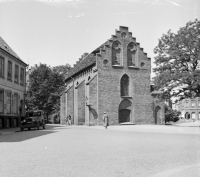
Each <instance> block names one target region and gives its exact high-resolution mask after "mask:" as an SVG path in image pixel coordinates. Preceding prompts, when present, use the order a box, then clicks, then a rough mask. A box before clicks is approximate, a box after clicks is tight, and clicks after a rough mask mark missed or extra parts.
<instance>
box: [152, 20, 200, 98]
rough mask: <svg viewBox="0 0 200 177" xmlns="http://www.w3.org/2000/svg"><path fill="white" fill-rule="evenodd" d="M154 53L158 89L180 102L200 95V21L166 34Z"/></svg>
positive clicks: (189, 23)
mask: <svg viewBox="0 0 200 177" xmlns="http://www.w3.org/2000/svg"><path fill="white" fill-rule="evenodd" d="M154 53H155V54H156V57H155V64H156V67H155V68H154V72H155V74H156V76H155V77H154V78H153V79H154V84H155V88H156V89H163V90H164V92H167V93H168V94H169V95H170V97H176V98H177V100H180V99H183V98H192V97H196V96H200V63H199V62H200V21H198V20H197V19H195V20H194V21H190V22H188V23H187V24H186V26H185V27H182V28H180V29H179V30H178V32H177V33H173V32H171V31H170V30H169V31H168V32H167V34H163V35H162V37H161V38H160V39H159V43H158V46H156V47H155V49H154Z"/></svg>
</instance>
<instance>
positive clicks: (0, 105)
mask: <svg viewBox="0 0 200 177" xmlns="http://www.w3.org/2000/svg"><path fill="white" fill-rule="evenodd" d="M3 112H4V91H3V90H0V113H3Z"/></svg>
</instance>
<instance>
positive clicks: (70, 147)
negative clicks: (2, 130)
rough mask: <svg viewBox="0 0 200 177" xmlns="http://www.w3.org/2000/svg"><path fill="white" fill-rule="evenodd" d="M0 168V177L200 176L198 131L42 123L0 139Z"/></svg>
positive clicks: (162, 127) (157, 127)
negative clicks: (44, 124) (43, 127)
mask: <svg viewBox="0 0 200 177" xmlns="http://www.w3.org/2000/svg"><path fill="white" fill-rule="evenodd" d="M191 131H193V133H191ZM0 164H1V165H0V177H27V176H29V177H188V176H189V177H200V132H199V129H197V128H190V129H186V128H185V127H173V128H171V127H168V126H129V127H128V126H127V127H126V126H113V127H111V126H110V127H108V129H104V128H103V127H86V126H79V127H78V126H63V125H47V126H46V129H45V130H39V131H38V130H31V131H23V132H16V133H12V134H4V135H1V136H0Z"/></svg>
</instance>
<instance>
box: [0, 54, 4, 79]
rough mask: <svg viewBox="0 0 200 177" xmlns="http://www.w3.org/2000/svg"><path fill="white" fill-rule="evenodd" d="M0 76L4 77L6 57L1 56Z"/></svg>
mask: <svg viewBox="0 0 200 177" xmlns="http://www.w3.org/2000/svg"><path fill="white" fill-rule="evenodd" d="M0 77H4V58H3V57H1V56H0Z"/></svg>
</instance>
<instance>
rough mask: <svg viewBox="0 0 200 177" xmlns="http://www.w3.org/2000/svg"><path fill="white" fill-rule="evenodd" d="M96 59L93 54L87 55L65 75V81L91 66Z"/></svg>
mask: <svg viewBox="0 0 200 177" xmlns="http://www.w3.org/2000/svg"><path fill="white" fill-rule="evenodd" d="M95 58H96V57H95V56H94V55H93V54H89V55H88V56H87V57H86V58H84V59H83V60H82V61H81V62H80V63H78V64H77V65H76V66H75V67H74V68H73V69H72V70H71V71H70V72H69V74H68V75H67V77H66V79H65V80H68V79H69V78H70V77H72V76H73V75H75V74H76V73H78V72H79V71H81V70H83V69H85V68H87V67H88V66H91V65H92V64H94V63H96V59H95Z"/></svg>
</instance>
